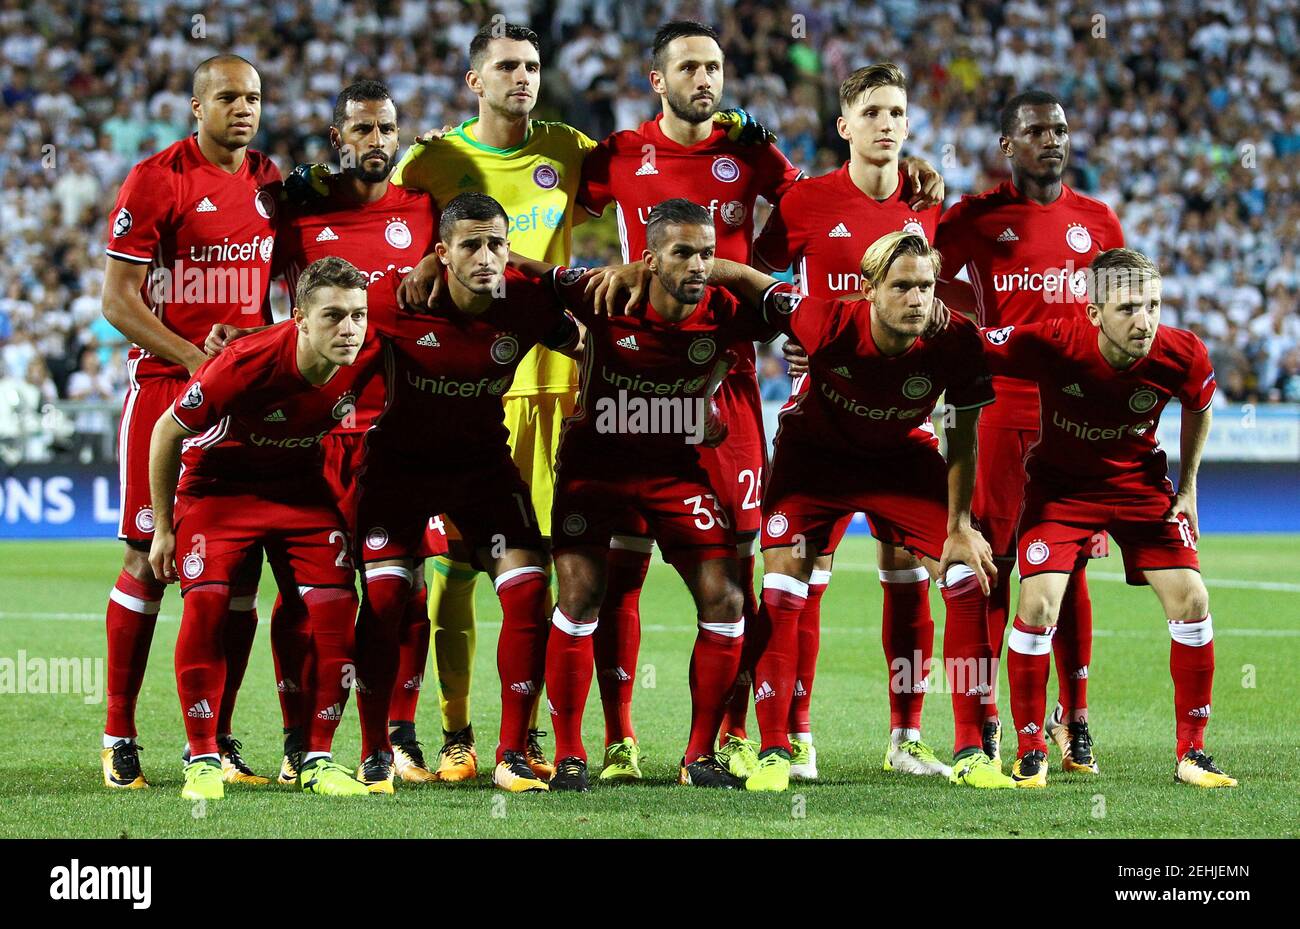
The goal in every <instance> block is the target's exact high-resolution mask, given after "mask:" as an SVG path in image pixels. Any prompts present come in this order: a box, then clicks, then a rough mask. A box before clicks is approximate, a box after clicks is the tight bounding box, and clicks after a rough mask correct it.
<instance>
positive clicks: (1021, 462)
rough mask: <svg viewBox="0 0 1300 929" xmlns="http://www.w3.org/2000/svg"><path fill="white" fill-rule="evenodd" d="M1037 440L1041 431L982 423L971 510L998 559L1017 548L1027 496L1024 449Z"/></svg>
mask: <svg viewBox="0 0 1300 929" xmlns="http://www.w3.org/2000/svg"><path fill="white" fill-rule="evenodd" d="M1037 439H1038V430H1037V429H1034V430H1029V431H1026V430H1022V429H1003V428H1001V427H999V426H986V425H984V423H980V424H979V457H978V458H977V460H976V462H975V493H974V495H973V496H972V497H971V512H972V513H974V514H975V516H976V517H977V518H978V519H979V524H980V529H981V531H982V532H983V533H984V538H986V539H988V542H989V545H990V546H991V547H992V549H993V555H994V557H997V558H1010V557H1012V556H1013V555H1014V554H1015V551H1016V524H1017V523H1018V521H1019V519H1020V505H1021V503H1022V502H1023V501H1024V499H1025V484H1027V483H1028V481H1029V479H1028V478H1027V477H1025V452H1027V451H1028V450H1029V446H1031V445H1033V444H1034V442H1035V441H1036V440H1037Z"/></svg>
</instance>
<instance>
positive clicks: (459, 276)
mask: <svg viewBox="0 0 1300 929" xmlns="http://www.w3.org/2000/svg"><path fill="white" fill-rule="evenodd" d="M508 223H509V221H508V218H507V216H506V213H505V210H503V209H502V207H501V205H500V204H499V203H497V202H496V201H495V200H493V199H492V198H491V197H489V196H487V195H486V194H481V193H465V194H461V195H459V196H457V197H455V198H454V199H452V200H451V202H450V203H448V204H447V205H446V207H445V208H444V209H443V211H442V216H441V219H440V223H439V239H440V241H439V242H438V243H437V245H436V249H437V255H438V258H439V260H441V261H442V262H443V263H444V264H445V265H446V267H447V281H446V285H445V287H444V288H443V289H442V290H441V292H440V295H439V297H438V298H437V300H436V301H435V305H434V306H433V307H431V308H427V307H422V308H420V309H419V310H418V311H417V312H412V313H404V312H403V313H399V312H398V310H397V302H396V301H397V297H396V281H395V276H394V275H393V274H391V273H390V274H389V275H388V276H386V277H385V278H383V279H382V280H381V281H379V282H377V283H376V284H374V285H372V287H371V290H372V294H371V300H370V307H371V325H372V326H373V327H374V328H375V329H376V331H377V332H380V333H382V334H383V335H384V336H385V339H386V343H387V345H386V354H385V359H386V365H387V369H388V405H387V407H386V409H385V411H384V413H383V414H382V415H381V416H380V417H379V419H378V420H377V421H376V423H375V425H374V427H373V428H372V429H371V431H370V433H369V434H368V435H367V439H366V458H365V463H364V465H363V466H362V470H361V473H360V475H359V477H358V494H357V519H356V526H357V534H358V540H359V542H360V552H361V560H362V561H363V562H364V568H365V570H364V583H363V590H364V594H363V600H362V605H361V614H360V618H359V619H358V622H357V690H358V696H357V702H358V705H359V708H360V711H361V747H362V763H361V768H360V770H359V772H358V777H359V778H360V779H361V780H362V781H363V782H365V783H367V784H368V785H369V786H370V789H371V790H372V791H373V792H376V793H392V791H393V752H392V747H391V743H390V740H389V732H388V727H387V723H388V708H389V702H390V697H391V693H392V689H393V684H394V680H395V677H396V672H397V665H398V633H399V630H400V628H401V625H402V619H403V616H404V615H405V611H406V607H407V604H408V603H409V602H410V599H411V587H412V586H413V585H412V579H413V570H414V567H415V563H416V559H417V557H418V554H419V551H420V546H421V545H422V543H423V539H424V530H425V525H426V522H427V520H428V518H429V517H430V516H431V515H436V514H441V513H446V514H448V515H449V516H450V517H451V519H452V520H454V521H455V523H456V525H457V527H458V528H459V530H460V531H461V532H462V533H463V536H464V540H465V542H466V544H467V545H468V546H469V547H470V549H471V551H472V552H473V553H474V558H475V560H476V561H477V563H478V564H479V565H482V566H483V567H484V568H486V569H487V570H488V571H489V573H490V574H491V576H492V579H493V583H494V585H495V587H496V592H497V596H498V597H499V598H500V601H501V609H502V613H503V620H502V627H501V636H500V639H499V641H498V646H497V667H498V670H499V672H500V676H501V700H502V711H501V737H500V741H499V743H498V745H497V752H496V767H495V769H494V773H493V781H494V783H495V784H496V785H497V786H498V787H501V788H503V789H505V790H508V791H512V792H520V791H531V790H545V789H546V786H547V785H546V782H545V781H544V780H542V779H540V778H539V777H538V776H537V774H535V773H534V771H533V770H532V768H531V767H530V766H529V765H528V762H527V757H526V755H525V750H526V747H527V742H528V729H529V717H530V715H531V713H532V708H533V705H534V704H535V703H536V697H537V694H538V692H539V691H540V688H541V684H542V674H543V670H544V661H545V648H546V611H547V606H546V598H547V593H548V585H547V579H546V568H547V563H548V558H547V555H546V551H545V549H544V547H543V545H542V539H541V533H540V531H539V528H538V522H537V517H536V515H535V514H534V512H533V507H532V503H531V501H530V499H529V496H528V487H527V485H526V484H525V483H524V482H523V480H522V479H521V478H520V475H519V470H518V468H517V467H516V466H515V464H514V462H513V461H512V460H511V458H510V452H509V447H508V445H507V441H506V440H507V433H506V428H505V422H504V420H505V410H504V408H503V407H502V405H501V396H502V395H503V394H504V393H505V392H506V390H507V389H508V388H509V386H510V379H511V377H512V376H513V375H514V373H515V370H516V368H517V367H518V366H519V365H520V363H521V361H522V360H523V359H524V358H525V356H526V355H527V353H528V352H529V350H530V349H532V348H533V346H534V345H537V344H545V345H547V346H548V347H549V348H551V349H553V350H557V351H559V350H569V351H571V350H573V349H574V348H575V347H576V345H577V342H578V337H579V330H578V326H577V323H575V322H574V321H573V319H572V318H571V317H570V316H568V315H567V314H566V313H565V312H564V311H563V309H562V308H561V307H560V306H559V303H558V301H557V300H556V299H555V297H554V296H552V295H551V294H550V291H549V289H548V288H547V286H545V285H543V284H542V283H540V282H537V281H533V280H530V279H529V278H527V277H525V276H524V275H522V274H519V273H517V272H515V271H514V270H507V269H506V259H507V255H508V253H509V241H508V238H507V231H506V230H507V228H508Z"/></svg>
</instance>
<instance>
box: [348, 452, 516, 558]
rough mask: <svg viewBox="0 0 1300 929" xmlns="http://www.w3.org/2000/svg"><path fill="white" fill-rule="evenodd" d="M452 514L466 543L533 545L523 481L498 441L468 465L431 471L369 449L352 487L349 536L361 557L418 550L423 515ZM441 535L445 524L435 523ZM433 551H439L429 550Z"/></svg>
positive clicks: (424, 530)
mask: <svg viewBox="0 0 1300 929" xmlns="http://www.w3.org/2000/svg"><path fill="white" fill-rule="evenodd" d="M440 514H446V515H447V516H449V517H450V518H451V519H453V520H455V522H456V527H457V528H458V529H459V530H460V532H461V533H462V534H463V536H464V538H465V541H466V542H467V543H468V544H469V545H470V547H471V548H472V549H478V548H482V547H489V546H495V545H496V544H497V543H498V541H500V542H502V543H504V546H505V547H506V548H528V549H534V550H541V548H542V536H541V533H540V532H539V531H538V528H537V516H536V514H534V512H533V504H532V499H531V497H530V496H529V493H528V485H527V484H525V483H524V482H523V480H522V479H521V478H520V477H519V470H518V469H517V468H516V467H515V463H514V462H513V461H511V460H510V456H509V454H508V453H507V451H506V450H505V449H504V448H503V449H502V450H501V454H500V455H499V456H497V458H496V461H495V462H493V461H486V462H475V464H474V468H473V470H467V471H433V470H430V469H428V468H427V467H414V466H411V465H408V464H406V463H404V462H401V461H400V460H394V459H393V458H390V457H384V458H377V457H372V458H371V460H370V461H369V462H367V464H366V467H365V469H364V470H363V471H362V472H361V476H360V479H359V481H358V492H357V541H358V543H359V544H360V546H361V560H362V561H365V562H372V561H387V560H389V559H392V558H422V557H425V555H426V554H427V553H428V552H429V547H428V546H426V543H425V540H426V537H427V534H428V532H429V530H430V523H431V522H434V523H435V528H434V530H433V531H434V534H435V539H436V536H437V535H438V534H439V532H440V530H439V528H438V527H437V524H436V521H434V520H432V519H431V517H436V516H439V515H440ZM441 534H442V535H444V537H445V529H443V530H442V531H441ZM435 554H440V553H438V552H435Z"/></svg>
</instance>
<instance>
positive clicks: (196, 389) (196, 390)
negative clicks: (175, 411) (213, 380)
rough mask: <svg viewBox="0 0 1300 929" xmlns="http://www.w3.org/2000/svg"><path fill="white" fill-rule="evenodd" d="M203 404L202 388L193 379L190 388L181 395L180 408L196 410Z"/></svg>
mask: <svg viewBox="0 0 1300 929" xmlns="http://www.w3.org/2000/svg"><path fill="white" fill-rule="evenodd" d="M202 405H203V388H202V387H201V386H200V385H199V382H198V381H195V382H194V383H193V384H191V385H190V389H189V390H187V391H185V396H183V397H181V409H183V410H197V409H198V408H199V407H201V406H202Z"/></svg>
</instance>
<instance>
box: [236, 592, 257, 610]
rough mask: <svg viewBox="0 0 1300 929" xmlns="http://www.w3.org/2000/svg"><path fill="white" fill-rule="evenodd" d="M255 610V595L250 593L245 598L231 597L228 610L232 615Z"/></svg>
mask: <svg viewBox="0 0 1300 929" xmlns="http://www.w3.org/2000/svg"><path fill="white" fill-rule="evenodd" d="M256 608H257V594H256V593H251V594H248V595H247V596H245V597H231V598H230V610H231V612H232V613H247V612H248V611H249V610H253V609H256Z"/></svg>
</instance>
